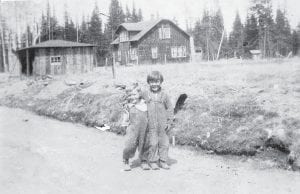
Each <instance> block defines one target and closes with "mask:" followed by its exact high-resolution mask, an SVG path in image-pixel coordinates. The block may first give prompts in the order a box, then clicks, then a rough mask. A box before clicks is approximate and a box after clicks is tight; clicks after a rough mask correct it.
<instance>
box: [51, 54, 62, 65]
mask: <svg viewBox="0 0 300 194" xmlns="http://www.w3.org/2000/svg"><path fill="white" fill-rule="evenodd" d="M50 63H51V65H61V57H60V56H53V57H50Z"/></svg>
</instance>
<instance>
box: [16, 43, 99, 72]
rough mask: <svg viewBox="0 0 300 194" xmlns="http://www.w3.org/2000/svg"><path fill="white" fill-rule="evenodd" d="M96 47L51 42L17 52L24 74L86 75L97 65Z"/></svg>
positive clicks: (83, 44)
mask: <svg viewBox="0 0 300 194" xmlns="http://www.w3.org/2000/svg"><path fill="white" fill-rule="evenodd" d="M94 48H95V46H94V45H91V44H85V43H78V42H71V41H64V40H49V41H45V42H41V43H39V44H36V45H33V46H30V47H26V48H22V49H19V50H17V53H18V57H19V60H20V63H21V66H22V68H21V69H22V73H24V74H25V73H27V71H29V74H30V75H37V76H39V75H46V74H50V75H59V74H66V73H85V72H88V71H90V70H92V69H93V67H94V66H95V65H96V60H95V52H94Z"/></svg>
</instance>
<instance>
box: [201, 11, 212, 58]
mask: <svg viewBox="0 0 300 194" xmlns="http://www.w3.org/2000/svg"><path fill="white" fill-rule="evenodd" d="M210 33H211V16H210V15H209V12H208V11H207V10H204V12H203V16H202V19H201V30H200V34H203V37H202V38H200V41H201V42H202V44H201V45H202V50H203V57H204V58H206V59H207V60H208V61H209V60H210V59H211V57H210V55H211V44H210V43H211V40H210V39H211V37H210Z"/></svg>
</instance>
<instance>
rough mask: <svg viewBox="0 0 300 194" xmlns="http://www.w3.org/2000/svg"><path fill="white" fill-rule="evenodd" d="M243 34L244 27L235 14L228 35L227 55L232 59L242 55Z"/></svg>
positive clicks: (238, 16) (237, 14)
mask: <svg viewBox="0 0 300 194" xmlns="http://www.w3.org/2000/svg"><path fill="white" fill-rule="evenodd" d="M243 33H244V27H243V24H242V22H241V18H240V15H239V13H238V12H237V13H236V16H235V20H234V22H233V30H232V32H231V33H230V35H229V40H228V41H229V42H228V46H229V48H230V49H229V50H230V51H231V52H230V53H229V55H230V56H231V57H232V56H234V57H241V56H242V54H243Z"/></svg>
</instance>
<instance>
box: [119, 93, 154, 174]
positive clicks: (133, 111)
mask: <svg viewBox="0 0 300 194" xmlns="http://www.w3.org/2000/svg"><path fill="white" fill-rule="evenodd" d="M130 98H131V103H130V104H131V107H129V126H128V127H127V129H126V141H125V148H124V150H123V162H124V170H125V171H130V170H131V167H130V164H129V159H130V158H133V157H134V155H135V152H136V149H137V148H138V151H139V158H140V160H141V168H142V169H143V170H149V169H150V168H149V166H148V155H147V154H148V152H147V149H148V148H147V147H146V145H145V140H146V130H147V127H148V114H147V105H146V104H145V101H144V100H143V99H141V96H140V94H139V92H138V91H137V90H134V91H133V92H132V95H131V97H130Z"/></svg>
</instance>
